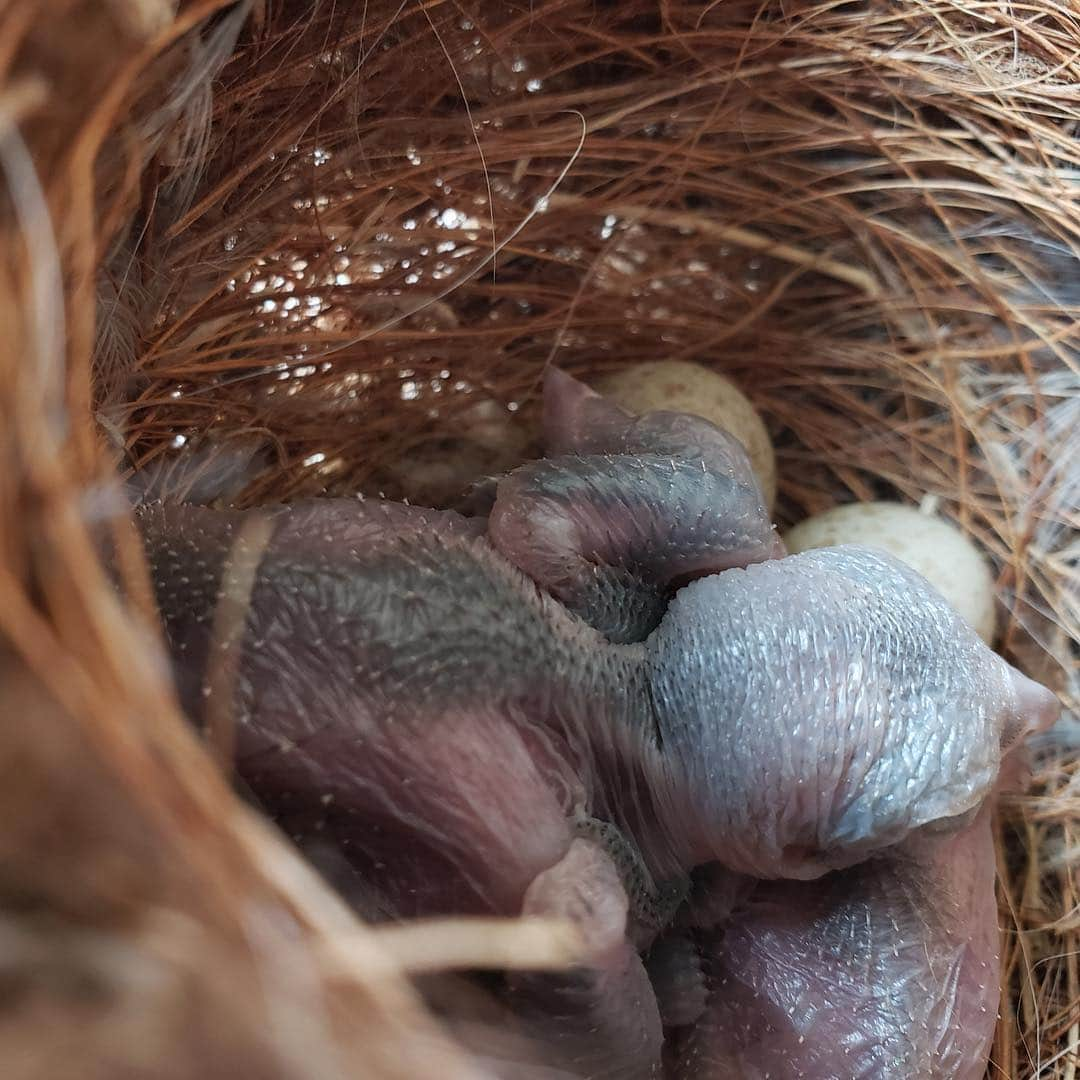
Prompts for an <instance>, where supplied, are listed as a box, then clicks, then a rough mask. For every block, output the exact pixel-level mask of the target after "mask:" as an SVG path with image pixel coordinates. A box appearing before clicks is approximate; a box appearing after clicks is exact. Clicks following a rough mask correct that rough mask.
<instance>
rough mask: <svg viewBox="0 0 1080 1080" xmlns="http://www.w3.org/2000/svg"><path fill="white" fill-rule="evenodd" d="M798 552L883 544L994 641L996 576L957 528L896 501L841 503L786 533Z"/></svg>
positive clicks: (793, 550) (985, 637)
mask: <svg viewBox="0 0 1080 1080" xmlns="http://www.w3.org/2000/svg"><path fill="white" fill-rule="evenodd" d="M784 541H785V542H786V544H787V547H788V551H789V552H790V553H791V554H792V555H794V554H796V553H797V552H800V551H807V550H809V549H810V548H823V547H834V546H835V545H837V544H861V545H863V546H865V547H877V548H883V549H884V550H885V551H888V552H889V553H890V554H892V555H895V556H896V557H897V558H898V559H900V560H901V561H902V562H905V563H907V565H908V566H910V567H911V568H912V569H913V570H915V571H917V572H918V573H920V574H922V576H923V577H924V578H926V580H927V581H929V582H930V584H931V585H933V586H934V588H935V589H937V590H938V592H940V593H941V595H942V596H944V597H945V599H946V600H948V601H949V603H950V604H952V606H953V607H954V608H956V610H957V611H958V612H959V613H960V614H961V615H962V616H963V617H964V618H965V619H966V620H967V621H968V622H969V623H970V624H971V625H972V626H973V627H974V629H975V632H976V633H977V634H978V635H979V637H981V638H982V639H983V640H984V641H985V642H987V643H988V644H990V643H992V642H993V640H994V633H995V629H996V627H995V621H996V619H995V610H994V579H993V575H992V574H991V571H990V564H989V563H988V562H987V560H986V557H985V556H984V555H983V553H982V552H981V551H980V550H979V549H978V548H977V547H976V546H975V545H974V544H973V543H972V542H971V541H970V540H969V539H968V538H967V537H966V536H964V534H963V533H961V532H960V531H959V530H958V529H957V528H956V527H955V526H953V525H951V524H949V522H947V521H943V520H942V519H941V518H938V517H933V516H931V515H929V514H924V513H922V512H921V511H920V510H917V509H916V508H915V507H914V506H905V505H903V504H901V503H893V502H872V503H851V504H849V505H847V506H837V507H834V508H833V509H832V510H826V511H825V512H824V513H822V514H816V515H815V516H814V517H811V518H807V519H806V521H802V522H800V523H799V524H798V525H796V526H795V527H794V528H793V529H791V531H790V532H788V534H787V535H786V536H785V537H784Z"/></svg>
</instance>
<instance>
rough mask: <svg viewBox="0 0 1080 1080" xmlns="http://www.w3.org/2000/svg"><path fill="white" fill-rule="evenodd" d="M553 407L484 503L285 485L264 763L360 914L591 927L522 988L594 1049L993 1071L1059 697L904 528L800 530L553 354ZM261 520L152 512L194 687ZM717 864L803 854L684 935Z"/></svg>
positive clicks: (243, 667)
mask: <svg viewBox="0 0 1080 1080" xmlns="http://www.w3.org/2000/svg"><path fill="white" fill-rule="evenodd" d="M547 398H548V400H547V404H548V418H547V425H548V432H549V443H550V447H551V449H552V450H555V451H558V453H556V454H555V456H553V457H551V458H549V459H546V460H545V461H543V462H540V463H534V464H531V465H529V466H526V467H525V469H523V470H519V471H518V472H517V473H515V474H511V476H510V477H508V478H506V479H504V480H501V481H499V482H498V483H497V484H496V486H495V493H494V499H493V504H492V513H491V517H490V520H488V521H485V520H483V519H477V520H469V519H464V518H461V517H458V516H456V515H453V514H448V513H441V512H438V511H422V510H417V509H414V508H409V507H401V506H396V505H392V504H385V503H377V502H376V503H372V502H362V501H359V500H318V501H313V502H308V503H304V504H299V505H294V506H291V507H287V508H285V507H277V508H269V509H264V510H262V511H258V512H256V513H259V514H263V515H269V516H270V518H271V533H270V540H269V543H268V544H267V546H266V547H265V549H264V550H262V551H261V552H259V553H257V556H258V559H259V562H258V573H257V575H256V580H255V586H254V589H253V592H252V594H251V597H250V604H249V607H248V610H247V615H246V621H245V628H244V632H243V638H242V642H243V643H242V647H241V652H240V665H239V671H238V677H237V680H236V683H235V688H234V689H235V692H234V697H233V701H232V702H231V703H230V704H231V705H232V706H233V709H234V713H235V715H236V717H237V720H238V723H237V767H238V771H239V773H240V775H241V776H242V777H243V779H244V780H245V781H246V783H247V784H248V785H249V786H250V788H251V789H252V790H253V791H254V792H255V793H256V795H257V797H258V798H259V799H260V801H261V802H262V803H263V805H264V806H265V807H266V808H267V810H268V811H269V812H270V813H272V814H273V815H274V817H275V818H276V819H277V820H278V821H279V823H280V824H281V825H282V827H283V828H284V829H285V830H286V831H288V832H289V833H290V834H291V835H292V836H294V837H295V838H296V839H297V840H298V841H299V842H301V843H302V844H304V845H305V846H308V845H322V846H324V847H326V846H329V847H332V848H334V849H335V850H337V851H339V852H341V853H343V854H344V855H345V857H346V862H347V865H348V867H349V871H350V874H351V875H352V876H353V879H354V883H355V886H356V896H357V897H362V898H363V899H362V901H361V900H358V901H357V902H358V903H359V904H360V906H361V907H362V909H363V910H364V911H365V914H368V915H371V916H373V917H392V916H401V915H414V914H435V913H443V912H471V911H490V912H498V913H503V914H514V913H517V912H520V911H522V910H527V911H530V912H544V911H551V912H556V913H560V914H568V915H569V916H570V917H572V918H575V919H577V920H578V921H580V922H581V924H582V926H583V928H584V929H585V930H586V932H587V935H588V937H589V940H590V941H591V942H592V943H593V946H594V949H593V955H592V957H591V966H590V967H587V968H586V969H584V970H583V971H581V972H577V973H574V975H573V976H572V977H567V978H555V977H534V978H529V979H523V980H518V982H517V983H515V984H514V985H512V986H510V987H509V988H508V994H509V996H510V997H511V999H512V1000H513V1001H514V1002H515V1003H516V1007H517V1008H518V1011H519V1013H520V1015H521V1016H523V1017H525V1018H526V1020H527V1022H528V1024H529V1025H530V1030H532V1031H533V1033H534V1034H535V1035H536V1036H537V1038H538V1039H539V1040H540V1041H541V1043H543V1044H544V1046H545V1052H546V1053H547V1054H548V1056H549V1057H550V1060H551V1061H552V1062H553V1063H554V1064H556V1065H558V1066H559V1067H562V1068H563V1069H565V1070H567V1071H568V1072H569V1073H571V1074H572V1075H581V1076H611V1077H634V1076H650V1075H660V1070H661V1068H662V1067H664V1068H667V1069H668V1070H669V1071H670V1072H671V1074H672V1075H676V1076H679V1077H710V1078H711V1077H717V1078H719V1077H726V1076H730V1075H744V1076H748V1077H749V1076H762V1077H764V1076H773V1077H780V1076H791V1077H803V1076H805V1077H808V1078H819V1080H826V1078H829V1077H834V1076H835V1077H837V1078H841V1077H847V1076H864V1075H865V1076H870V1075H886V1074H887V1075H892V1076H911V1077H916V1076H919V1077H921V1076H932V1077H942V1078H944V1077H966V1076H968V1075H976V1074H977V1071H978V1069H979V1068H980V1067H981V1061H982V1059H984V1057H985V1049H986V1041H987V1038H988V1034H987V1033H988V1032H989V1030H990V1027H988V1026H987V1022H986V1021H985V1016H986V1015H988V1014H989V1015H990V1016H991V1018H992V1015H993V1010H994V1002H995V1001H996V997H995V996H994V995H996V974H995V973H994V965H995V958H994V953H993V949H994V947H995V945H996V933H995V932H994V927H993V925H992V920H993V904H992V900H993V898H992V890H991V886H992V863H991V862H990V861H989V860H990V857H989V855H988V854H987V851H988V846H987V843H988V833H987V832H986V830H987V829H988V825H987V823H986V815H985V813H980V812H979V811H980V807H981V806H982V805H983V804H984V802H985V800H986V799H987V797H988V795H989V794H990V792H991V790H992V788H993V786H994V783H995V781H996V778H997V774H998V766H999V763H1000V759H1001V755H1002V753H1003V751H1004V750H1007V749H1008V748H1009V747H1010V746H1012V745H1013V744H1014V743H1015V742H1017V741H1018V740H1019V739H1020V738H1021V737H1022V735H1023V732H1024V730H1025V728H1026V727H1027V726H1029V724H1032V723H1045V722H1046V720H1047V719H1048V718H1049V716H1050V715H1051V714H1052V712H1053V708H1054V706H1053V702H1052V699H1051V698H1050V696H1049V695H1048V694H1047V692H1045V691H1043V690H1041V688H1038V687H1036V686H1035V685H1034V684H1032V683H1030V682H1029V681H1028V680H1025V679H1024V678H1023V677H1022V676H1020V675H1019V674H1018V673H1016V672H1014V671H1013V670H1012V669H1010V668H1009V667H1008V666H1007V665H1006V664H1005V663H1004V662H1003V661H1002V660H1001V659H1000V658H999V657H997V656H995V655H994V654H993V653H992V652H990V651H989V650H988V649H986V647H985V646H984V645H983V644H982V643H981V642H980V641H979V639H978V638H977V637H976V636H975V635H974V633H973V632H972V631H971V630H970V629H969V628H968V627H967V626H966V625H965V624H963V623H962V622H961V621H960V620H959V619H958V618H957V617H956V616H955V615H954V614H953V613H952V612H951V610H950V609H949V608H948V607H947V605H946V604H945V603H944V601H943V600H941V598H940V597H938V596H937V594H936V593H934V592H933V591H932V590H931V589H930V588H929V587H928V586H926V585H925V583H923V582H922V581H921V579H919V578H917V577H916V576H915V575H913V574H911V572H909V571H907V570H905V569H904V568H903V567H902V566H900V565H899V564H898V563H896V562H895V561H893V560H891V559H890V558H888V557H887V556H885V555H882V554H879V553H874V552H870V551H863V550H859V549H843V548H840V549H833V550H827V551H819V552H812V553H807V554H806V555H801V556H796V557H792V558H788V559H777V558H774V557H773V556H775V555H777V554H778V553H779V552H778V548H777V544H776V540H775V534H774V533H773V531H772V529H771V525H770V524H769V522H768V520H767V517H766V516H765V512H764V509H763V507H762V505H761V498H760V493H759V492H758V491H757V489H756V485H755V484H754V482H753V478H752V475H751V474H750V471H749V465H748V463H747V462H746V461H745V455H743V454H742V453H741V449H740V448H739V447H738V444H735V443H734V442H733V440H731V439H730V437H728V436H726V435H725V434H724V433H722V432H719V431H717V430H716V429H715V428H711V426H710V425H707V424H705V423H704V422H703V421H696V420H693V419H691V418H686V417H679V416H675V415H674V414H653V415H652V416H651V417H648V418H644V421H642V420H636V421H635V420H632V419H631V418H629V417H627V416H625V414H620V413H619V412H618V410H613V409H611V407H610V406H608V405H607V403H605V402H602V401H601V400H600V399H597V398H595V396H593V395H590V394H589V393H588V392H587V391H584V389H583V388H581V387H580V384H576V383H574V382H573V380H568V378H567V377H565V376H561V375H559V374H556V375H555V376H554V377H553V378H552V380H550V381H549V385H548V387H547ZM703 492H704V493H705V494H704V495H703V494H702V493H703ZM250 520H251V516H250V515H244V514H240V513H232V512H216V511H211V510H205V509H200V508H196V507H161V506H153V507H147V508H144V509H143V510H142V511H141V512H140V522H141V525H142V528H143V531H144V535H145V537H146V540H147V546H148V551H149V555H150V561H151V565H152V570H153V575H154V579H155V582H156V584H157V588H158V595H159V601H160V604H161V608H162V612H163V615H164V618H165V621H166V627H167V632H168V637H169V642H170V645H171V648H172V652H173V656H174V659H175V664H176V669H177V673H178V681H179V684H180V686H181V690H182V692H183V694H184V697H185V700H186V703H187V705H188V708H189V709H190V711H191V712H192V713H193V714H194V715H196V716H199V715H201V710H202V708H203V706H204V700H205V699H204V690H203V688H204V686H205V685H206V675H207V671H208V668H209V667H210V665H212V663H213V662H214V656H215V655H216V649H217V644H216V642H215V641H214V640H213V635H214V626H215V623H214V615H215V611H216V609H217V603H218V597H219V595H220V594H221V592H222V591H223V589H224V590H227V589H228V587H229V577H228V575H227V573H226V572H225V571H224V570H223V567H225V566H226V565H227V563H228V562H229V561H230V560H231V559H235V557H236V556H237V554H238V552H239V550H240V548H242V547H243V545H245V544H246V543H248V540H246V539H245V537H246V536H248V535H250V534H248V533H247V532H246V530H245V525H246V523H248V522H249V521H250ZM748 564H752V565H748ZM742 567H746V568H745V569H743V568H742ZM686 582H689V584H686ZM538 586H539V587H538ZM627 613H629V614H627ZM596 822H608V823H610V825H609V826H608V827H607V828H608V831H606V832H605V831H604V830H600V831H597V830H596V829H595V828H592V829H591V831H590V830H589V829H585V828H583V823H594V824H595V823H596ZM611 826H614V828H611ZM612 837H615V839H614V840H612ZM620 837H621V838H622V839H621V841H620V840H619V839H618V838H620ZM943 853H948V856H947V857H945V855H944V854H943ZM871 857H872V858H871ZM867 859H870V861H869V862H866V861H864V860H867ZM708 863H714V864H717V863H718V864H721V865H722V866H723V867H727V868H728V870H729V871H731V872H732V874H733V875H743V876H746V877H753V878H759V879H774V880H773V883H771V884H762V885H757V886H751V887H750V888H749V889H748V890H746V892H745V895H744V897H743V899H742V901H741V903H740V904H739V905H738V906H736V908H735V910H734V912H733V913H732V915H731V917H730V921H728V920H724V919H719V921H717V920H712V919H705V920H703V919H701V918H699V917H696V916H695V915H694V914H693V912H695V911H700V910H702V909H703V907H704V908H706V909H707V908H708V906H709V905H708V903H705V904H704V905H703V904H702V899H703V898H702V897H700V896H698V897H695V896H693V895H692V896H691V898H690V901H689V902H688V903H687V904H686V905H684V907H683V909H682V911H681V912H680V914H678V915H677V916H673V917H672V916H669V915H665V916H664V917H665V918H667V919H668V922H669V924H670V925H662V926H658V925H657V919H656V917H655V916H656V912H657V911H666V908H664V907H663V905H662V904H660V905H659V906H658V903H659V901H658V899H657V898H658V897H662V896H663V895H664V892H663V890H664V888H665V887H666V886H667V885H669V884H670V883H672V882H676V883H678V882H680V881H682V882H683V883H684V885H685V884H686V883H687V882H689V880H690V875H691V873H692V872H693V871H694V870H695V868H698V867H701V866H702V865H703V864H708ZM857 863H858V864H860V865H858V866H855V864H857ZM848 867H852V869H844V868H848ZM833 870H837V871H838V872H836V873H829V874H828V876H825V877H822V876H821V875H823V874H827V872H829V871H833ZM815 878H816V879H818V880H816V881H814V880H794V879H815ZM695 880H698V881H699V882H700V881H701V880H702V879H701V877H700V875H697V876H696V877H695ZM740 880H741V878H740ZM345 887H346V891H348V884H347V883H346V885H345ZM697 888H698V890H699V891H700V890H701V889H702V888H706V886H702V885H700V884H699V885H698V886H697ZM673 895H676V896H678V895H681V893H678V892H676V893H674V894H673ZM704 899H705V900H706V901H707V899H708V898H707V897H705V898H704ZM676 939H678V941H679V942H680V944H678V945H677V946H674V947H673V946H672V945H671V942H674V941H675V940H676ZM650 948H652V949H653V950H654V952H655V953H656V955H657V956H659V955H660V953H661V952H664V951H665V950H666V951H667V958H666V961H665V963H666V967H665V976H664V978H663V979H661V978H658V977H656V978H654V981H653V982H650V979H649V976H648V974H647V973H646V967H645V966H644V965H643V964H642V961H641V959H640V958H639V954H641V953H643V952H645V953H647V952H648V951H649V950H650ZM672 958H674V959H672ZM654 967H655V969H656V970H659V967H658V966H657V965H654ZM988 971H989V972H990V975H989V976H988V975H987V972H988ZM733 973H737V976H738V977H737V978H735V977H734V975H733ZM654 985H655V987H656V990H655V992H654V989H653V987H654ZM671 987H675V988H676V989H675V990H671V989H670V988H671ZM680 987H681V989H680ZM913 988H914V989H913ZM665 994H667V995H669V996H670V995H671V994H680V995H683V996H682V998H681V999H680V1000H679V1001H675V1002H672V1001H670V1000H666V999H665ZM657 995H659V997H660V1001H659V1002H657V1000H656V999H657ZM688 1001H689V1002H691V1004H690V1005H689V1006H688V1005H687V1002H688ZM918 1010H922V1012H919V1011H918ZM923 1012H925V1013H926V1016H923ZM661 1016H663V1017H665V1018H666V1020H667V1023H668V1036H667V1039H666V1051H664V1050H663V1049H662V1044H663V1043H664V1041H665V1036H664V1031H663V1028H662V1025H661ZM973 1017H974V1020H973V1019H972V1018H973ZM961 1018H963V1022H964V1023H966V1024H967V1028H968V1029H970V1030H971V1031H972V1032H973V1034H972V1035H971V1036H970V1038H965V1039H959V1040H958V1039H957V1038H956V1037H955V1033H954V1032H953V1029H954V1027H955V1026H956V1025H957V1024H958V1023H960V1022H961ZM989 1023H990V1025H991V1026H992V1019H991V1021H990V1022H989ZM662 1054H666V1061H665V1062H664V1063H663V1065H662ZM883 1070H884V1071H883ZM516 1075H525V1074H524V1073H523V1072H520V1071H519V1072H518V1073H517V1074H516Z"/></svg>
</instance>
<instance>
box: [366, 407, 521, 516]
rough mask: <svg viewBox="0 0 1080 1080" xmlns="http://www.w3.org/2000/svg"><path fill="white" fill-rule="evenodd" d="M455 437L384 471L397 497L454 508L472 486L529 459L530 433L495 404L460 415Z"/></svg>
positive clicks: (414, 452) (438, 441)
mask: <svg viewBox="0 0 1080 1080" xmlns="http://www.w3.org/2000/svg"><path fill="white" fill-rule="evenodd" d="M454 431H455V433H454V434H452V435H444V436H441V437H437V438H434V439H432V440H431V441H430V442H425V443H423V444H422V445H420V446H418V447H415V448H414V449H413V450H412V451H410V452H409V453H408V454H406V455H405V456H403V457H402V458H401V459H400V460H398V461H395V462H392V463H390V464H389V465H388V466H387V467H386V480H387V481H388V486H389V487H390V489H391V493H392V494H393V495H394V496H395V497H399V498H403V499H407V500H408V501H409V502H410V503H412V504H413V505H414V506H434V507H437V508H439V509H445V508H447V507H450V506H453V505H454V504H455V503H456V501H457V500H458V499H459V498H460V497H461V496H462V495H463V494H464V493H465V492H466V490H467V489H468V488H469V487H470V485H472V484H474V483H476V482H477V481H479V480H482V479H483V478H484V477H486V476H493V475H495V474H497V473H501V472H506V471H508V470H509V469H513V468H516V467H517V466H518V465H520V464H521V463H522V462H523V461H524V460H525V459H526V457H527V456H528V450H529V445H528V442H529V440H528V431H527V429H526V426H525V425H524V424H523V423H521V422H520V421H519V420H518V419H517V418H516V417H515V416H514V415H513V414H512V413H510V412H508V411H507V410H506V409H504V408H503V407H502V406H500V405H498V404H497V403H496V402H494V401H490V400H484V401H479V402H477V403H476V404H475V405H473V406H472V407H470V408H468V409H466V410H465V411H464V412H463V413H461V415H460V417H459V418H458V419H457V420H456V421H455V423H454Z"/></svg>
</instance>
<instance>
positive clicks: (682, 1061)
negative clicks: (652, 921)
mask: <svg viewBox="0 0 1080 1080" xmlns="http://www.w3.org/2000/svg"><path fill="white" fill-rule="evenodd" d="M695 962H696V964H697V965H698V966H697V969H696V970H697V972H698V978H697V980H696V984H695V985H694V986H693V987H692V991H693V992H696V994H697V997H696V998H694V999H693V1000H694V1001H695V1002H698V1001H701V999H702V998H704V1002H703V1003H702V1004H701V1006H700V1011H699V1012H698V1013H697V1015H695V1016H693V1018H692V1024H693V1026H692V1027H691V1028H689V1029H688V1032H689V1033H688V1034H687V1035H686V1036H684V1037H679V1036H676V1037H675V1040H674V1042H675V1049H674V1054H673V1057H674V1060H675V1063H676V1064H675V1067H674V1069H673V1074H674V1076H675V1077H676V1078H677V1080H705V1078H713V1077H723V1076H733V1077H743V1078H745V1080H764V1078H765V1077H776V1078H779V1077H791V1078H792V1080H795V1078H798V1080H877V1078H878V1077H883V1076H897V1077H912V1078H915V1077H920V1078H923V1077H926V1078H931V1080H944V1078H946V1077H948V1078H952V1080H979V1078H980V1077H981V1076H982V1075H983V1073H984V1071H985V1066H986V1057H987V1053H988V1050H989V1045H990V1040H991V1039H992V1037H993V1032H994V1024H995V1021H996V1019H997V1006H998V996H999V993H998V991H999V986H998V929H997V907H996V903H995V899H994V846H993V838H992V834H991V827H990V814H989V807H988V806H987V807H984V808H983V810H982V811H980V813H979V814H978V815H977V816H976V818H975V820H974V821H973V822H972V823H971V824H969V825H968V826H967V827H966V828H964V829H962V830H960V831H959V832H957V833H954V834H951V835H944V836H939V837H920V838H912V839H910V840H908V841H907V842H905V843H904V844H902V845H901V846H900V847H899V848H897V849H896V850H895V851H894V852H890V853H889V854H888V855H884V856H877V857H875V858H873V859H870V860H869V861H867V862H866V863H863V864H861V865H860V866H857V867H853V868H851V869H849V870H845V871H841V872H839V873H836V874H830V875H828V876H827V877H824V878H822V879H820V880H818V881H814V882H784V883H776V882H773V883H768V884H766V885H763V886H761V887H759V889H758V890H757V891H756V892H755V894H754V895H753V896H752V898H751V900H750V901H749V903H748V904H747V906H746V907H745V909H744V910H743V911H742V912H740V913H739V914H738V915H737V917H736V918H735V920H734V922H733V923H732V924H731V925H729V926H728V927H727V928H726V930H725V931H724V933H722V934H712V935H710V936H706V937H705V938H704V939H703V940H702V943H701V955H699V956H698V957H696V958H695ZM687 967H689V965H687ZM684 993H685V995H686V996H689V994H690V993H691V991H684Z"/></svg>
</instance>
